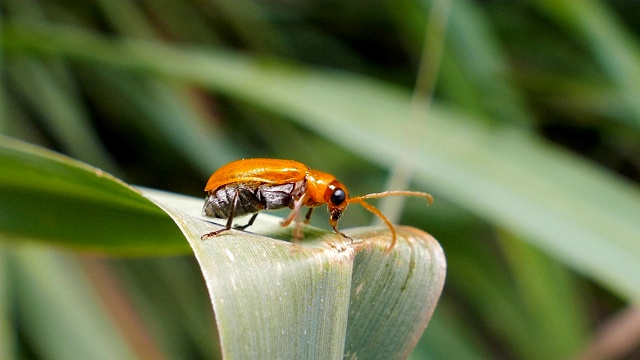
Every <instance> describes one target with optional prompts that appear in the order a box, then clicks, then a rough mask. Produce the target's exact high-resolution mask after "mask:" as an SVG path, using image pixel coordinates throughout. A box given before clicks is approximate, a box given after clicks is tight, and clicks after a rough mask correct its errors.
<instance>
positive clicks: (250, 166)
mask: <svg viewBox="0 0 640 360" xmlns="http://www.w3.org/2000/svg"><path fill="white" fill-rule="evenodd" d="M204 190H205V191H206V192H207V193H208V195H207V197H206V198H205V201H204V207H203V208H202V213H203V215H204V216H210V217H215V218H218V219H227V224H226V226H225V228H223V229H220V230H217V231H214V232H211V233H208V234H205V235H203V236H202V239H203V240H204V239H206V238H209V237H213V236H217V235H219V234H221V233H223V232H225V231H228V230H230V229H231V225H232V223H233V218H234V217H235V216H241V215H245V214H252V213H254V215H253V216H252V217H251V219H250V220H249V222H248V223H247V224H246V225H243V226H237V225H236V226H235V228H236V229H240V230H244V229H246V228H247V227H249V226H251V224H253V221H254V220H255V219H256V216H258V212H260V211H262V210H275V209H281V208H285V207H288V208H290V209H292V211H291V213H290V214H289V216H287V218H286V219H284V220H283V221H282V223H281V225H282V226H288V225H289V224H291V221H295V222H296V227H295V229H294V232H293V237H294V238H295V239H298V240H301V239H302V228H301V226H300V221H299V217H300V209H301V208H302V206H307V207H309V211H308V212H307V215H306V216H305V220H304V223H305V224H308V223H309V219H310V218H311V213H312V212H313V209H314V208H316V207H318V206H321V205H324V204H327V207H328V209H329V214H330V217H329V224H330V225H331V227H332V228H333V230H334V231H335V232H336V233H338V234H340V235H342V236H344V237H345V238H348V239H350V238H349V237H348V236H347V235H345V234H344V233H342V232H341V231H340V230H338V220H339V219H340V216H342V212H343V211H344V209H345V208H346V207H347V205H349V204H350V203H353V202H355V203H358V204H360V205H362V206H363V207H364V208H365V209H367V210H369V211H370V212H372V213H374V214H376V215H377V216H378V217H380V218H381V219H382V221H384V222H385V224H387V226H388V227H389V230H391V235H392V240H391V244H390V245H389V248H388V249H387V252H388V251H389V250H391V249H392V248H393V247H394V246H395V243H396V231H395V229H394V228H393V225H391V222H390V221H389V220H388V219H387V218H386V217H385V216H384V215H383V214H382V213H381V212H380V211H379V210H378V209H376V208H375V207H374V206H373V205H370V204H368V203H366V202H365V201H364V200H365V199H373V198H381V197H387V196H417V197H422V198H426V199H427V200H428V201H429V204H431V202H432V201H433V198H432V197H431V195H429V194H427V193H423V192H417V191H385V192H382V193H375V194H368V195H364V196H358V197H354V198H349V193H348V191H347V188H346V187H345V186H344V185H343V184H342V183H341V182H339V181H338V180H336V178H335V177H334V176H333V175H331V174H327V173H325V172H322V171H318V170H312V169H310V168H309V167H308V166H306V165H304V164H302V163H299V162H297V161H293V160H280V159H243V160H237V161H234V162H231V163H229V164H227V165H225V166H223V167H221V168H220V169H218V170H217V171H216V172H214V173H213V175H211V178H209V182H207V186H206V187H205V189H204Z"/></svg>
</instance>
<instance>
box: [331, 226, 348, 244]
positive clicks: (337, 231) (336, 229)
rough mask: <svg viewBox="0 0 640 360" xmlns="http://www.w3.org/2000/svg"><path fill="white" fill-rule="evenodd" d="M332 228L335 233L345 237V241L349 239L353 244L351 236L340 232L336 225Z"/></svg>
mask: <svg viewBox="0 0 640 360" xmlns="http://www.w3.org/2000/svg"><path fill="white" fill-rule="evenodd" d="M331 227H332V228H333V231H335V232H336V233H338V234H340V235H342V237H344V238H345V239H348V240H349V241H350V242H353V239H352V238H351V237H350V236H349V235H347V234H345V233H343V232H342V231H340V230H338V227H337V226H336V225H332V226H331Z"/></svg>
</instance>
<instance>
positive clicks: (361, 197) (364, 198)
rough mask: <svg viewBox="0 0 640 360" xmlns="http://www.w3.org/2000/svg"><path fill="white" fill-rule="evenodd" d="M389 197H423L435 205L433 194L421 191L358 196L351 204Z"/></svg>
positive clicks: (400, 191) (397, 191)
mask: <svg viewBox="0 0 640 360" xmlns="http://www.w3.org/2000/svg"><path fill="white" fill-rule="evenodd" d="M388 196H412V197H421V198H423V199H427V202H428V203H429V205H431V204H432V203H433V196H431V194H427V193H425V192H421V191H406V190H391V191H383V192H381V193H373V194H367V195H362V196H357V197H354V198H351V199H349V202H352V201H358V200H366V199H377V198H383V197H388Z"/></svg>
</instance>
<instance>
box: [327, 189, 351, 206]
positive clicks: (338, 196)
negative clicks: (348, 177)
mask: <svg viewBox="0 0 640 360" xmlns="http://www.w3.org/2000/svg"><path fill="white" fill-rule="evenodd" d="M346 199H347V194H346V193H345V192H344V190H342V189H339V188H338V189H336V190H335V191H334V192H333V194H331V203H332V204H333V205H340V204H342V203H343V202H344V201H345V200H346Z"/></svg>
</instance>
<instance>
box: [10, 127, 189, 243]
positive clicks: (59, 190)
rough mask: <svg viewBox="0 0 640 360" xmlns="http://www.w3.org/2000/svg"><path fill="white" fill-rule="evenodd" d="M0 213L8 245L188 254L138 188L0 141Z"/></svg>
mask: <svg viewBox="0 0 640 360" xmlns="http://www.w3.org/2000/svg"><path fill="white" fill-rule="evenodd" d="M0 214H2V216H0V229H1V231H2V233H3V234H5V235H6V236H7V238H9V239H15V238H27V239H32V240H45V241H47V242H48V243H56V244H60V245H63V246H65V247H70V248H75V249H83V250H93V251H109V252H110V253H121V254H175V253H185V252H187V251H188V246H187V244H185V243H184V242H183V241H180V232H179V231H178V230H177V229H176V228H175V226H174V225H173V223H172V222H171V221H170V219H169V218H168V217H167V216H166V214H164V213H163V212H162V211H160V210H159V209H158V208H157V207H156V206H155V205H154V204H153V203H152V202H150V201H149V200H146V199H144V198H143V197H142V196H141V195H140V192H139V191H138V190H135V189H134V188H132V187H130V186H128V185H126V184H125V183H123V182H121V181H120V180H118V179H116V178H114V177H113V176H111V175H109V174H107V173H104V172H102V171H101V170H99V169H96V168H92V167H90V166H87V165H84V164H82V163H79V162H77V161H74V160H72V159H69V158H67V157H64V156H61V155H59V154H56V153H54V152H52V151H48V150H45V149H42V148H39V147H35V146H33V145H29V144H26V143H23V142H20V141H16V140H12V139H10V138H7V137H2V136H0ZM132 218H135V219H137V221H135V222H134V221H131V219H132ZM113 224H120V225H119V226H113ZM134 239H135V240H134Z"/></svg>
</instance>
